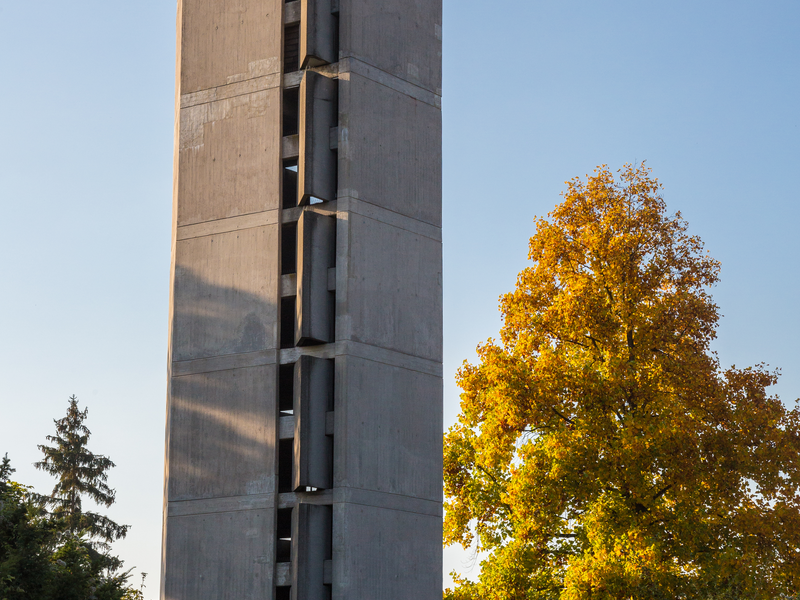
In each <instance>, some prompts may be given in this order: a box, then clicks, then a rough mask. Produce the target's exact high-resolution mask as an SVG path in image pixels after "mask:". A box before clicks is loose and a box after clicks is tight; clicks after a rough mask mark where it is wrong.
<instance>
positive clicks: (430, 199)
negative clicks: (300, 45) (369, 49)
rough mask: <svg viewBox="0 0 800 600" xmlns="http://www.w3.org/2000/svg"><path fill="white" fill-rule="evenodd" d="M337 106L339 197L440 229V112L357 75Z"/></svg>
mask: <svg viewBox="0 0 800 600" xmlns="http://www.w3.org/2000/svg"><path fill="white" fill-rule="evenodd" d="M397 87H400V86H399V85H398V86H397ZM401 89H402V88H401ZM339 104H340V113H341V114H340V117H339V169H340V173H339V178H340V183H339V196H340V197H342V196H344V197H353V198H357V199H360V200H362V201H364V202H369V203H371V204H375V205H377V206H380V207H383V208H386V209H389V210H391V211H394V212H397V213H399V214H402V215H407V216H409V217H412V218H414V219H417V220H419V221H424V222H425V223H430V224H432V225H435V226H437V227H441V224H442V201H441V197H442V181H441V171H442V151H441V148H442V123H441V110H440V109H439V108H438V107H436V106H433V105H431V104H428V103H427V102H423V101H420V100H418V99H416V98H413V97H410V96H408V95H407V94H405V93H403V92H401V91H397V90H395V89H391V88H389V87H387V86H386V85H383V84H382V83H378V82H376V81H374V80H370V79H368V78H367V77H364V76H362V75H358V74H356V73H347V74H346V75H342V76H340V79H339ZM402 281H404V282H405V281H407V280H402Z"/></svg>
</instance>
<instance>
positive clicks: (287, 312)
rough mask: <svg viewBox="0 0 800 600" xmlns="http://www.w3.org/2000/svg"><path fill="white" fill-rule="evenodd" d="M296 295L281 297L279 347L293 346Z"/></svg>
mask: <svg viewBox="0 0 800 600" xmlns="http://www.w3.org/2000/svg"><path fill="white" fill-rule="evenodd" d="M296 303H297V297H296V296H288V297H287V298H281V349H283V348H294V329H295V323H294V320H295V305H296Z"/></svg>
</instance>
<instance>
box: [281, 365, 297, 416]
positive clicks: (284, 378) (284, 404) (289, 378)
mask: <svg viewBox="0 0 800 600" xmlns="http://www.w3.org/2000/svg"><path fill="white" fill-rule="evenodd" d="M278 410H279V411H280V413H281V415H283V416H285V415H293V414H294V363H292V364H290V365H281V367H280V371H279V373H278Z"/></svg>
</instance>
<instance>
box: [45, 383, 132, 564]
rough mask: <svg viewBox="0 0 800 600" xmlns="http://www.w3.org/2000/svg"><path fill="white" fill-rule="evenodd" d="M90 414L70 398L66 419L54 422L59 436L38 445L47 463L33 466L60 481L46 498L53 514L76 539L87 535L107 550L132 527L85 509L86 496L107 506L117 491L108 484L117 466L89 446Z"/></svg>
mask: <svg viewBox="0 0 800 600" xmlns="http://www.w3.org/2000/svg"><path fill="white" fill-rule="evenodd" d="M88 414H89V409H88V408H84V409H83V410H80V409H79V408H78V398H77V397H76V396H74V395H73V396H71V397H70V399H69V408H68V409H67V414H66V416H65V417H63V418H62V419H58V420H55V419H54V420H53V422H54V423H55V425H56V434H55V435H49V436H47V441H48V442H51V443H52V444H53V445H52V446H45V445H40V446H39V449H40V450H41V451H42V453H43V454H44V460H41V461H39V462H37V463H35V465H34V466H35V467H36V468H37V469H41V470H42V471H46V472H47V473H49V474H50V475H53V476H54V477H56V478H57V479H58V483H56V486H55V487H54V488H53V492H52V495H51V496H50V497H48V498H45V502H46V503H47V504H48V505H50V506H53V511H52V512H53V515H54V516H55V517H57V518H61V519H63V520H64V522H65V524H66V529H67V530H68V531H69V532H70V533H71V534H72V535H73V536H79V535H81V534H83V533H85V534H87V535H88V536H89V538H90V539H91V540H92V541H93V542H94V544H95V545H97V546H99V547H101V548H104V549H106V548H108V544H109V543H111V542H113V541H115V540H118V539H120V538H123V537H125V535H126V534H127V532H128V528H129V526H128V525H119V524H117V523H115V522H114V521H112V520H111V519H109V518H108V517H106V516H103V515H100V514H98V513H94V512H88V511H84V510H83V504H82V500H83V498H84V497H87V498H89V499H90V500H92V501H94V502H95V503H97V504H99V505H101V506H106V507H109V506H111V505H112V504H113V503H114V500H115V492H114V490H113V489H112V488H111V487H109V485H108V471H109V470H110V469H111V468H113V467H114V466H115V465H114V463H113V462H112V461H111V459H110V458H108V457H107V456H103V455H100V454H94V453H92V452H91V451H90V450H89V449H88V448H87V447H86V445H87V443H88V442H89V437H90V436H91V431H89V428H88V427H87V426H86V425H85V424H84V421H85V420H86V417H87V416H88Z"/></svg>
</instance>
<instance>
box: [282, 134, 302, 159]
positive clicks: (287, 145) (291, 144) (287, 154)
mask: <svg viewBox="0 0 800 600" xmlns="http://www.w3.org/2000/svg"><path fill="white" fill-rule="evenodd" d="M281 142H282V143H281V156H282V157H283V158H298V157H299V156H300V136H299V135H297V134H295V135H287V136H285V137H284V138H283V140H281Z"/></svg>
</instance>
